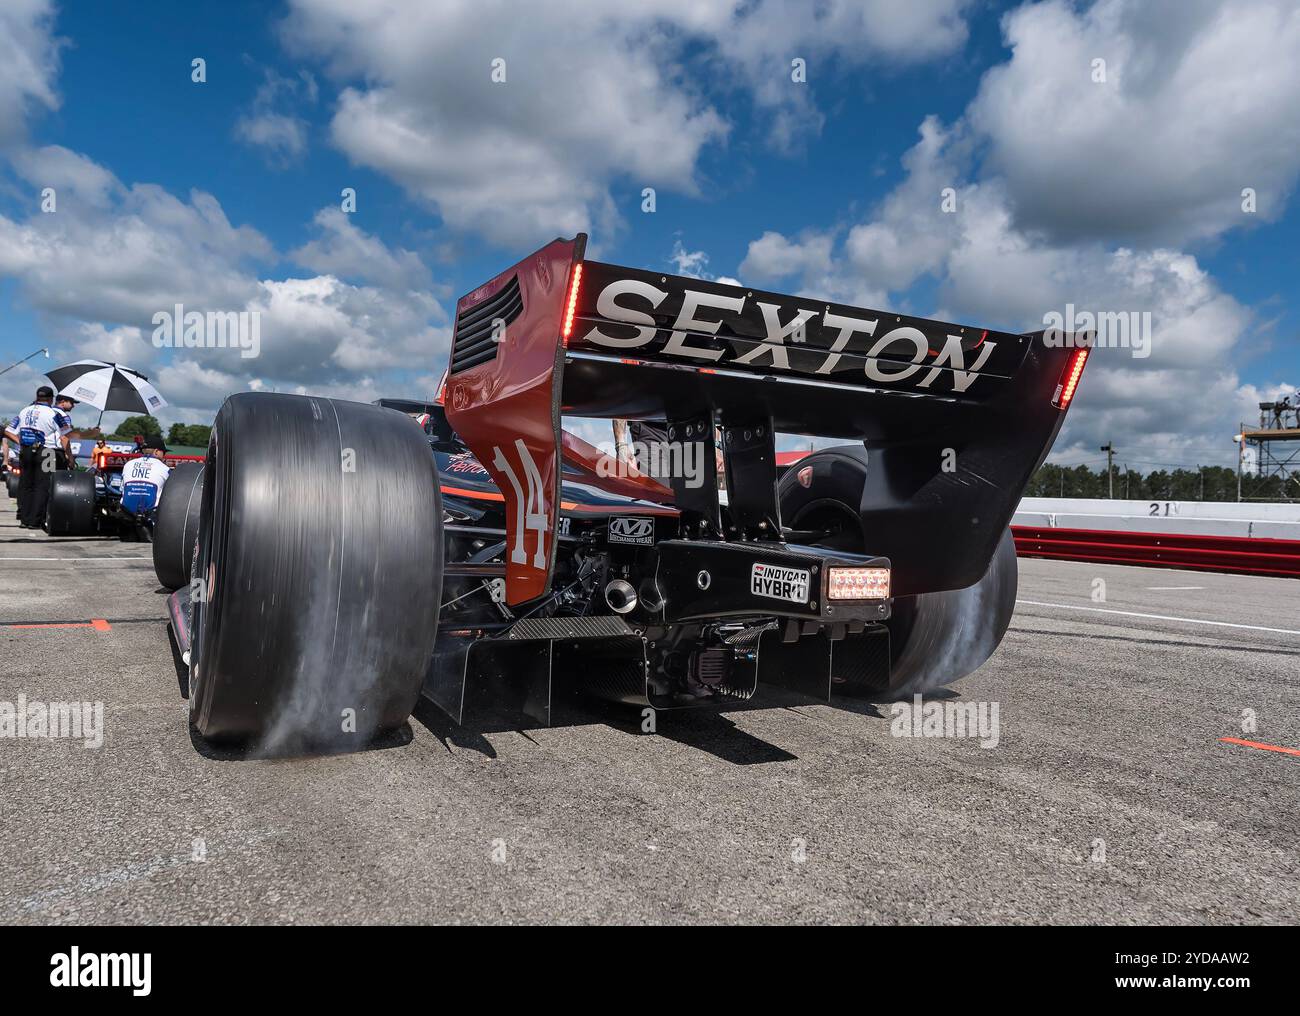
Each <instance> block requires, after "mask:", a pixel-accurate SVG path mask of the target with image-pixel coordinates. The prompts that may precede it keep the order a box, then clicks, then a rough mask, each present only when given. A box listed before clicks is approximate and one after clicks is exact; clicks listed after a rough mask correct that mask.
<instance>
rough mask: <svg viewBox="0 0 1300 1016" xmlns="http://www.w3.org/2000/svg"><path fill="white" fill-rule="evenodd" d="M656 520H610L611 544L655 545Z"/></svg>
mask: <svg viewBox="0 0 1300 1016" xmlns="http://www.w3.org/2000/svg"><path fill="white" fill-rule="evenodd" d="M654 539H655V523H654V519H638V518H622V517H620V518H613V519H610V520H609V542H610V543H639V544H644V545H645V546H649V545H650V544H652V543H654Z"/></svg>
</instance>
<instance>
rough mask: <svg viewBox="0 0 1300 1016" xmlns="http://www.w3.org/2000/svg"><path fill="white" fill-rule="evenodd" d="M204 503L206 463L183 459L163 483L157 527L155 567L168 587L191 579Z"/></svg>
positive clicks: (155, 529) (160, 578) (154, 548)
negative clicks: (204, 471)
mask: <svg viewBox="0 0 1300 1016" xmlns="http://www.w3.org/2000/svg"><path fill="white" fill-rule="evenodd" d="M202 502H203V463H202V462H182V463H181V464H180V465H179V466H177V467H176V468H175V469H173V470H172V471H171V475H170V476H169V477H167V482H166V483H165V484H163V490H162V497H160V498H159V499H158V514H157V517H156V519H155V520H154V527H153V570H154V573H155V574H156V575H157V576H158V581H159V583H160V584H161V585H162V586H163V588H164V589H179V588H180V587H181V586H183V585H187V584H188V583H189V581H190V562H191V561H192V560H193V557H194V544H195V542H196V541H197V540H198V538H199V509H200V508H201V507H202Z"/></svg>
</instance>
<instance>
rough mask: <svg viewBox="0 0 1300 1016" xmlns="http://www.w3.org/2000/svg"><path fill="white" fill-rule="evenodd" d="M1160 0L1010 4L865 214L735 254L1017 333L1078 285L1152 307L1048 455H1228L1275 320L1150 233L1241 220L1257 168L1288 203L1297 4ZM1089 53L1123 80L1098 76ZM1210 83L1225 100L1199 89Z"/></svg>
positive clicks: (756, 273)
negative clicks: (1104, 448) (1112, 449)
mask: <svg viewBox="0 0 1300 1016" xmlns="http://www.w3.org/2000/svg"><path fill="white" fill-rule="evenodd" d="M1150 11H1151V9H1150V8H1149V7H1147V6H1145V5H1142V4H1138V3H1136V2H1122V0H1100V2H1098V3H1097V4H1095V5H1094V6H1093V7H1092V8H1089V9H1088V10H1086V11H1083V12H1081V13H1076V12H1075V11H1074V9H1073V8H1071V7H1069V6H1067V5H1065V4H1062V3H1058V2H1049V3H1045V4H1039V5H1035V6H1026V7H1023V8H1020V9H1019V10H1017V11H1016V12H1013V13H1012V14H1011V15H1008V16H1007V18H1006V19H1005V20H1004V30H1005V31H1006V33H1007V35H1008V39H1009V41H1010V42H1011V43H1012V45H1013V54H1012V57H1011V59H1010V61H1009V62H1008V63H1007V64H1004V65H1001V66H998V67H995V68H993V69H992V70H990V71H989V72H987V73H986V75H985V77H984V79H983V82H982V84H981V88H980V91H979V94H978V97H977V98H976V99H975V100H974V102H973V103H972V105H971V107H970V108H969V109H968V111H967V114H966V115H965V116H964V117H963V118H962V119H960V120H959V121H958V122H957V123H956V124H954V125H952V126H951V127H945V126H943V125H942V124H940V123H939V122H938V121H937V120H935V119H933V118H928V119H927V120H926V121H924V122H923V123H922V124H921V126H920V131H919V133H920V139H919V140H918V142H917V144H916V145H915V146H914V147H913V148H912V149H910V150H909V151H908V152H907V154H906V155H905V156H904V158H903V164H904V168H905V170H906V175H905V177H904V179H903V181H902V182H901V183H900V184H899V185H898V186H897V187H896V188H895V189H894V190H893V191H891V192H890V193H889V194H888V195H887V196H886V197H885V199H884V200H883V201H881V202H880V204H879V205H878V206H877V207H876V208H875V209H873V210H872V214H871V215H870V216H869V217H868V218H867V219H866V220H865V221H863V222H860V223H858V224H856V225H854V226H852V227H851V228H850V229H849V230H848V231H847V233H843V231H842V229H828V230H822V231H818V230H815V229H810V230H807V231H805V232H804V233H803V234H801V235H800V236H799V237H796V238H793V239H791V238H788V237H786V236H784V235H783V234H780V233H774V232H767V233H764V234H762V235H761V236H760V237H759V238H758V239H756V240H754V241H752V242H751V243H750V245H749V252H748V255H747V257H746V259H745V261H744V262H743V263H742V265H741V270H742V272H743V273H744V274H745V276H746V277H747V278H750V277H753V278H755V279H756V280H759V281H763V280H767V279H770V280H773V281H779V280H791V284H797V285H800V286H802V287H803V290H804V291H805V292H807V293H808V295H816V296H826V297H831V298H839V299H845V300H846V301H847V302H854V303H858V304H859V305H862V306H868V307H871V306H875V307H889V308H894V309H905V308H901V307H899V306H898V304H899V302H900V301H899V299H898V298H897V297H891V296H890V294H891V293H893V294H898V293H901V292H904V291H907V290H909V289H910V287H912V286H913V285H914V284H915V283H916V282H918V281H919V280H922V279H929V280H932V281H933V282H935V283H937V286H938V303H939V305H938V306H937V307H932V308H931V309H930V310H929V311H928V313H929V315H930V316H934V317H937V318H943V319H948V320H957V321H962V322H965V323H969V324H973V325H986V326H989V327H1002V328H1008V329H1011V330H1015V331H1029V330H1037V329H1041V328H1042V327H1043V326H1044V315H1045V314H1047V313H1049V312H1052V311H1056V312H1060V313H1064V312H1065V310H1066V305H1067V304H1069V303H1072V304H1074V305H1075V307H1076V308H1077V309H1078V310H1088V311H1092V312H1094V313H1096V312H1134V313H1137V314H1142V313H1144V312H1145V313H1149V314H1150V315H1151V324H1152V335H1151V348H1150V355H1149V356H1148V357H1146V358H1135V357H1133V356H1132V355H1130V351H1128V350H1124V349H1102V350H1099V351H1097V353H1096V354H1095V355H1094V357H1093V358H1092V360H1091V361H1090V364H1089V366H1088V369H1087V371H1086V373H1085V375H1084V381H1083V384H1082V386H1081V388H1080V395H1079V399H1078V401H1077V402H1076V404H1075V408H1074V409H1073V411H1072V412H1071V414H1070V416H1069V417H1068V419H1067V424H1066V430H1065V432H1064V433H1063V434H1062V437H1061V439H1060V440H1059V441H1058V443H1057V448H1056V451H1055V453H1054V454H1055V457H1056V458H1069V457H1074V458H1077V457H1079V456H1080V455H1081V454H1085V453H1087V452H1089V450H1090V449H1093V448H1095V447H1096V446H1097V445H1100V444H1103V443H1105V442H1106V441H1108V440H1111V439H1113V440H1114V441H1115V442H1116V445H1117V447H1122V448H1126V449H1127V452H1128V454H1130V455H1132V456H1133V457H1134V458H1135V459H1138V458H1145V459H1149V460H1158V459H1164V460H1175V461H1177V460H1184V459H1185V460H1189V461H1193V462H1194V461H1197V460H1200V461H1206V462H1209V461H1216V462H1223V461H1226V460H1230V459H1231V457H1232V455H1233V454H1234V453H1233V451H1232V448H1231V446H1230V443H1229V442H1228V441H1227V438H1229V437H1230V436H1231V435H1232V433H1234V431H1235V429H1236V427H1237V424H1238V422H1239V419H1240V414H1241V413H1242V411H1243V407H1246V408H1249V407H1250V404H1251V403H1252V402H1253V401H1257V400H1256V398H1255V396H1256V394H1257V393H1256V391H1255V389H1254V387H1253V386H1250V385H1246V384H1243V383H1242V381H1241V378H1240V376H1239V373H1238V370H1239V368H1240V365H1241V362H1242V361H1243V360H1244V359H1245V357H1246V356H1247V355H1248V353H1249V350H1250V349H1251V348H1252V347H1255V346H1258V344H1259V342H1260V341H1261V339H1265V340H1266V338H1267V328H1268V325H1267V323H1266V322H1261V321H1259V320H1258V319H1257V318H1256V316H1255V315H1254V314H1253V313H1252V312H1251V310H1250V309H1249V308H1247V307H1244V306H1242V305H1241V304H1240V303H1239V302H1238V301H1237V300H1235V299H1234V298H1233V297H1232V296H1231V295H1229V294H1228V293H1226V292H1224V291H1223V289H1222V288H1221V287H1220V286H1219V284H1218V283H1217V282H1216V281H1215V280H1214V279H1213V278H1212V277H1211V276H1210V275H1209V274H1208V273H1207V272H1206V271H1205V269H1204V268H1203V267H1202V266H1201V264H1200V263H1199V262H1198V259H1197V258H1196V256H1194V254H1192V253H1190V252H1188V251H1186V250H1183V249H1180V247H1179V245H1177V244H1172V243H1167V242H1158V238H1160V237H1171V238H1174V239H1181V240H1184V241H1186V240H1191V239H1194V238H1206V237H1213V236H1217V235H1218V234H1219V233H1221V232H1222V231H1223V230H1226V229H1230V228H1232V227H1233V226H1235V225H1238V224H1240V222H1241V216H1240V197H1239V191H1240V188H1241V186H1244V185H1247V184H1248V183H1251V184H1252V185H1254V186H1257V187H1258V188H1259V193H1260V196H1261V205H1260V207H1261V210H1262V209H1263V208H1264V207H1265V204H1269V205H1270V206H1271V208H1272V214H1273V215H1277V214H1280V212H1281V205H1280V202H1281V201H1282V199H1283V198H1284V196H1285V194H1286V192H1287V191H1288V189H1289V188H1290V187H1291V186H1292V184H1293V183H1294V178H1295V175H1296V171H1297V165H1300V145H1297V144H1296V142H1295V138H1296V135H1297V132H1298V131H1300V119H1298V118H1297V117H1296V116H1295V113H1294V110H1295V108H1296V106H1297V102H1296V101H1295V99H1290V100H1288V99H1287V98H1286V96H1287V95H1289V94H1290V89H1291V87H1292V85H1291V82H1292V81H1293V80H1300V77H1297V73H1298V72H1297V68H1298V67H1300V65H1298V64H1297V62H1296V61H1295V60H1294V54H1295V53H1296V52H1300V45H1297V44H1296V43H1295V42H1292V41H1289V40H1291V39H1292V33H1293V32H1297V31H1300V8H1295V7H1294V6H1293V5H1279V4H1276V3H1271V2H1267V0H1224V2H1222V3H1219V4H1210V3H1198V4H1189V5H1187V10H1186V14H1187V17H1185V18H1179V19H1172V18H1171V19H1167V20H1162V19H1160V18H1157V17H1155V15H1154V14H1153V13H1150ZM1181 11H1183V8H1180V12H1181ZM1153 19H1154V20H1153ZM1242 26H1245V30H1244V34H1243V28H1242ZM1216 32H1217V33H1219V34H1218V35H1215V33H1216ZM1225 34H1226V37H1227V38H1229V39H1232V40H1234V48H1233V49H1228V48H1225V47H1224V46H1223V45H1221V44H1220V42H1219V40H1220V39H1221V38H1223V37H1224V36H1225ZM1247 40H1249V44H1247ZM1280 43H1281V44H1280ZM1245 53H1249V54H1250V57H1249V58H1248V59H1246V58H1244V57H1243V54H1245ZM1093 56H1106V57H1107V58H1108V65H1107V66H1108V73H1110V74H1112V75H1114V74H1118V75H1119V78H1118V80H1117V79H1115V78H1112V79H1111V84H1110V85H1093V84H1092V82H1091V80H1090V78H1089V73H1090V70H1091V65H1090V59H1091V58H1092V57H1093ZM1193 78H1195V79H1196V80H1192V79H1193ZM1219 81H1222V86H1223V89H1224V93H1223V95H1222V96H1220V97H1217V98H1216V97H1214V96H1212V95H1210V94H1209V93H1208V92H1207V88H1210V87H1212V85H1213V84H1214V83H1217V82H1219ZM1249 81H1254V82H1255V83H1256V85H1255V87H1254V88H1252V87H1250V86H1248V84H1247V82H1249ZM1207 82H1208V83H1210V84H1207ZM1112 85H1113V87H1111V86H1112ZM1105 88H1110V91H1108V92H1106V91H1102V92H1098V93H1094V92H1088V91H1087V90H1088V89H1105ZM1189 95H1190V96H1191V99H1190V101H1187V97H1188V96H1189ZM1125 145H1127V146H1130V147H1131V150H1128V149H1125V150H1124V151H1122V152H1121V151H1117V149H1118V148H1122V147H1123V146H1125ZM1200 145H1203V146H1204V150H1200V149H1199V148H1198V146H1200ZM1283 149H1285V151H1283ZM1234 153H1236V154H1234ZM981 156H987V157H986V158H983V159H982V160H981ZM1108 159H1113V160H1114V161H1113V162H1111V161H1108ZM945 188H951V189H952V190H951V193H950V194H949V195H948V196H949V197H950V198H952V199H954V201H955V204H953V205H952V207H953V209H954V210H953V211H952V212H951V213H945V212H944V211H943V210H942V208H943V205H942V202H943V199H944V189H945ZM1234 209H1235V212H1234ZM841 236H842V238H841ZM855 287H856V288H857V290H858V292H859V294H860V296H859V298H858V299H852V300H851V299H848V295H847V294H849V293H851V292H852V291H853V290H854V288H855ZM922 313H926V312H925V311H922ZM1287 386H1288V385H1287V384H1282V387H1287Z"/></svg>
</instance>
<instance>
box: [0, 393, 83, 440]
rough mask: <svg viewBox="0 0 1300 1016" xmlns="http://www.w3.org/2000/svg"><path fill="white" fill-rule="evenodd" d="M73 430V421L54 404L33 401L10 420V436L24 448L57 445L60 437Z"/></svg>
mask: <svg viewBox="0 0 1300 1016" xmlns="http://www.w3.org/2000/svg"><path fill="white" fill-rule="evenodd" d="M71 432H72V421H71V420H70V419H69V418H68V415H67V414H66V413H60V412H59V411H58V410H57V409H55V408H54V407H53V406H47V405H46V404H45V403H43V402H33V403H32V404H31V405H30V406H28V407H27V408H26V409H24V410H23V411H22V412H20V413H19V414H18V415H17V416H15V417H14V418H13V419H12V420H10V421H9V429H8V431H7V433H8V435H9V437H10V438H11V439H13V440H16V441H17V442H18V443H19V444H20V445H22V446H23V447H24V448H43V447H44V446H45V445H47V444H48V445H52V446H57V445H58V443H59V441H58V439H59V438H60V437H63V436H65V435H67V434H70V433H71Z"/></svg>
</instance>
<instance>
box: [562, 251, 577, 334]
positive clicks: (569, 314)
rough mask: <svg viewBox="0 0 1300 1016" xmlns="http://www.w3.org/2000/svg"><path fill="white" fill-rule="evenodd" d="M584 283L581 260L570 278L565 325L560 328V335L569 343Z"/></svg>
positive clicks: (574, 267) (565, 308)
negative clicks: (580, 290) (579, 291)
mask: <svg viewBox="0 0 1300 1016" xmlns="http://www.w3.org/2000/svg"><path fill="white" fill-rule="evenodd" d="M581 285H582V262H581V261H579V262H578V263H577V264H576V265H574V266H573V276H572V277H571V278H570V279H569V299H568V302H567V303H566V304H565V307H564V327H563V328H561V329H560V337H561V338H563V339H564V341H565V344H566V345H567V344H568V341H569V336H570V335H571V334H572V333H573V315H574V312H575V311H577V309H578V288H579V287H580V286H581Z"/></svg>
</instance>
